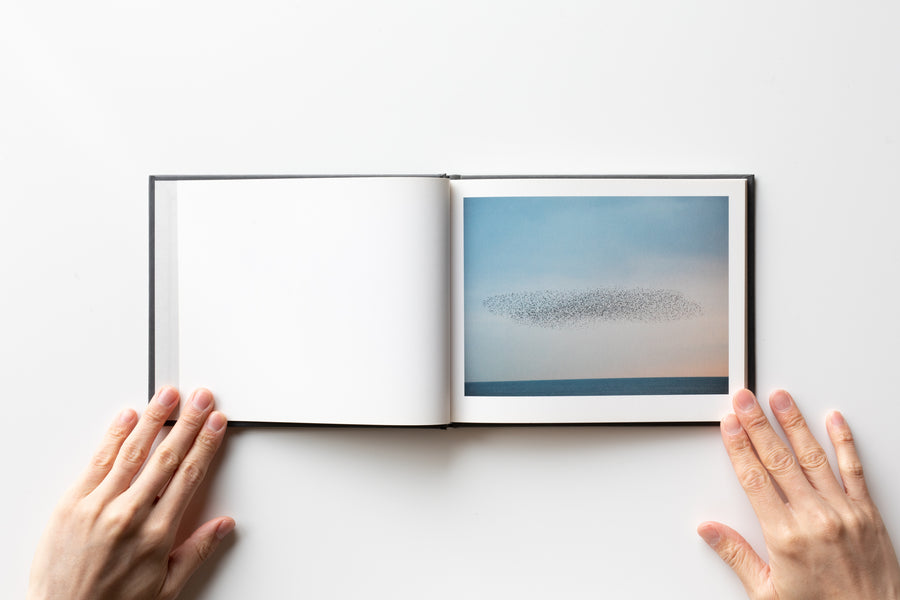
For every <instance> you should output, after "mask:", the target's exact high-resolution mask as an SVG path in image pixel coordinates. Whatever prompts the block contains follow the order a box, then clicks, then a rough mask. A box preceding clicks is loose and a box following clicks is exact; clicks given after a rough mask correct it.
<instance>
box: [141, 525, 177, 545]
mask: <svg viewBox="0 0 900 600" xmlns="http://www.w3.org/2000/svg"><path fill="white" fill-rule="evenodd" d="M170 535H171V525H170V524H168V523H164V522H153V523H149V524H147V525H146V526H144V530H143V537H144V541H145V542H146V544H147V545H148V546H150V547H151V548H156V547H159V546H160V545H163V544H164V543H165V542H166V541H167V540H168V539H169V536H170Z"/></svg>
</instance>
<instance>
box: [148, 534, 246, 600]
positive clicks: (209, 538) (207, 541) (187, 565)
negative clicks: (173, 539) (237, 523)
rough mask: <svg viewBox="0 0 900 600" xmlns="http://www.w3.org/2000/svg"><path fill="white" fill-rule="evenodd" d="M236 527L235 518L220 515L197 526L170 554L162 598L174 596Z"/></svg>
mask: <svg viewBox="0 0 900 600" xmlns="http://www.w3.org/2000/svg"><path fill="white" fill-rule="evenodd" d="M233 529H234V519H232V518H231V517H218V518H216V519H212V520H211V521H207V522H206V523H204V524H203V525H201V526H200V527H198V528H197V530H196V531H194V533H192V534H191V536H190V537H189V538H188V539H186V540H184V542H182V544H181V545H180V546H178V547H177V548H175V549H174V550H173V551H172V553H171V554H170V555H169V574H168V575H167V576H166V581H165V583H164V584H163V589H162V592H161V594H160V595H161V597H162V598H174V597H176V596H177V595H178V594H179V592H181V588H183V587H184V584H186V583H187V581H188V579H190V577H191V575H193V574H194V572H195V571H196V570H197V569H198V568H200V565H202V564H203V562H204V561H206V559H207V558H209V557H210V556H212V553H213V552H214V551H215V549H216V547H217V546H218V545H219V542H220V541H222V539H223V538H224V537H225V536H227V535H228V534H229V533H231V531H232V530H233Z"/></svg>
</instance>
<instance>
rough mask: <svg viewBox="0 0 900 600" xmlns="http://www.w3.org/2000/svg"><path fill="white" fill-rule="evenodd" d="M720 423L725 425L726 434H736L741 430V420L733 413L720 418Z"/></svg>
mask: <svg viewBox="0 0 900 600" xmlns="http://www.w3.org/2000/svg"><path fill="white" fill-rule="evenodd" d="M722 423H723V424H724V426H725V433H727V434H728V435H736V434H738V433H740V432H741V422H740V421H738V418H737V417H736V416H734V415H731V414H729V415H726V416H725V418H724V419H722Z"/></svg>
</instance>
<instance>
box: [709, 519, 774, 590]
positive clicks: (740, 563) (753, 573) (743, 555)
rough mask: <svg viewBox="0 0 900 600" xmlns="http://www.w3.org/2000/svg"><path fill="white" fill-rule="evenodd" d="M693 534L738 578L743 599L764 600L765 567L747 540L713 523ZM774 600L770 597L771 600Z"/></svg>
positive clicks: (723, 526)
mask: <svg viewBox="0 0 900 600" xmlns="http://www.w3.org/2000/svg"><path fill="white" fill-rule="evenodd" d="M697 533H698V534H700V537H702V538H703V541H704V542H706V543H707V544H709V547H710V548H712V549H713V550H715V551H716V554H718V555H719V558H721V559H722V560H723V561H725V564H727V565H728V566H729V567H731V570H732V571H734V573H735V574H736V575H737V576H738V579H740V580H741V583H743V584H744V589H745V590H747V595H748V596H750V597H751V598H767V597H769V596H767V595H766V593H765V590H766V588H767V585H766V583H767V581H768V574H769V565H767V564H766V563H765V561H764V560H763V559H761V558H760V557H759V554H757V553H756V551H755V550H753V548H752V547H751V546H750V544H749V543H748V542H747V540H745V539H744V537H743V536H742V535H741V534H739V533H738V532H737V531H735V530H734V529H732V528H731V527H728V526H727V525H723V524H721V523H716V522H715V521H707V522H705V523H701V524H700V525H699V526H698V527H697ZM772 597H774V596H772Z"/></svg>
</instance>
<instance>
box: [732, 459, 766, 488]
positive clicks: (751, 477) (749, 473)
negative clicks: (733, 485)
mask: <svg viewBox="0 0 900 600" xmlns="http://www.w3.org/2000/svg"><path fill="white" fill-rule="evenodd" d="M739 479H740V482H741V487H743V488H744V489H745V490H747V492H750V493H754V492H761V491H763V490H764V489H765V488H766V487H767V486H768V485H769V475H768V473H766V470H765V469H763V468H762V467H761V466H758V465H753V466H750V467H747V468H745V469H743V470H741V474H740V477H739Z"/></svg>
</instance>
